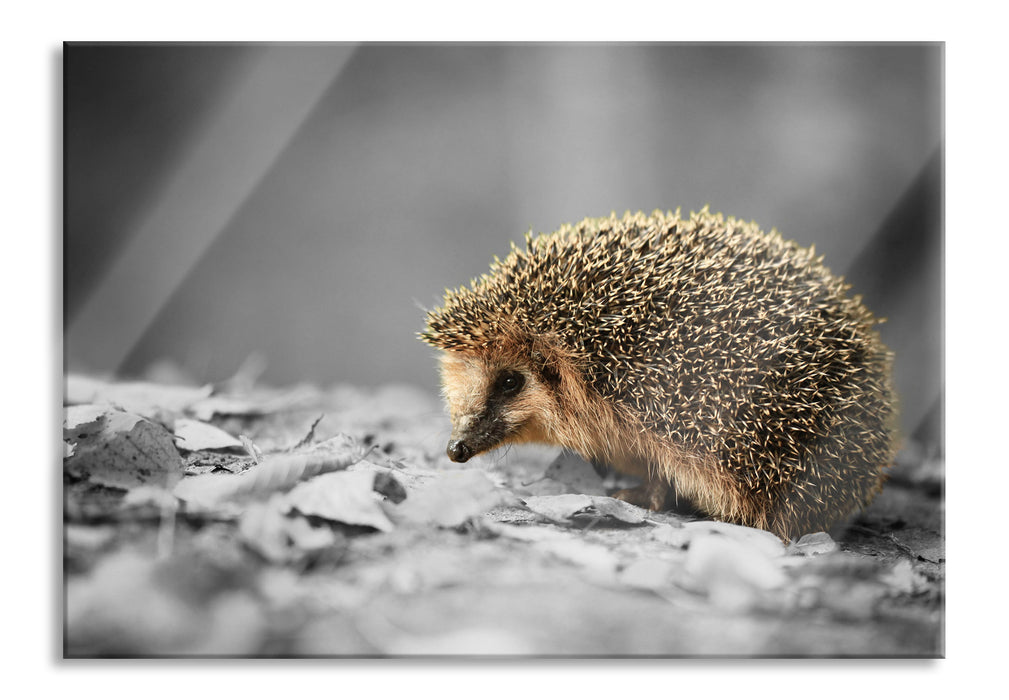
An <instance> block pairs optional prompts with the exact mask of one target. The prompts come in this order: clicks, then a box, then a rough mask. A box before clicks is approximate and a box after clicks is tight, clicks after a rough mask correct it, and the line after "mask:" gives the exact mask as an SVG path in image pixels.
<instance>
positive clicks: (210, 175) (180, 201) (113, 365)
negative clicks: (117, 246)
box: [66, 44, 356, 371]
mask: <svg viewBox="0 0 1009 700" xmlns="http://www.w3.org/2000/svg"><path fill="white" fill-rule="evenodd" d="M257 48H258V50H257V51H256V52H255V53H254V54H253V58H252V59H251V60H250V63H249V65H248V66H247V69H246V70H245V72H244V74H242V75H241V77H240V78H239V79H238V80H237V81H236V82H235V83H234V85H233V87H232V88H231V89H230V90H229V91H228V92H227V93H226V94H224V95H223V96H222V98H221V99H220V100H219V102H218V104H217V107H216V109H215V110H214V111H213V112H212V113H211V114H210V115H209V117H208V119H207V120H206V122H205V124H204V126H203V128H202V129H200V130H199V132H198V133H197V135H196V136H195V138H193V139H192V140H191V141H190V143H189V144H188V145H187V147H186V152H185V153H184V154H183V155H182V157H181V158H180V159H179V160H178V165H177V166H176V168H175V170H174V172H173V173H172V174H171V176H170V177H169V178H168V179H167V180H166V183H167V184H166V185H165V188H164V190H163V192H162V193H161V194H160V196H158V197H157V199H156V200H155V201H156V204H155V205H154V206H153V207H152V208H151V210H150V211H149V212H148V213H147V215H146V217H145V218H143V219H141V223H140V225H139V226H138V227H137V230H136V231H135V233H134V235H133V236H132V237H131V238H130V239H129V241H128V242H127V243H126V244H125V245H124V246H123V247H122V249H121V251H120V252H119V254H118V257H117V259H116V260H115V261H114V262H112V264H111V265H109V267H108V272H107V273H106V274H105V276H104V277H103V279H102V280H101V281H100V282H99V284H98V285H97V286H96V287H95V289H94V291H93V292H92V294H91V295H90V297H89V298H88V300H87V301H86V302H85V303H84V305H83V306H82V307H81V309H80V312H79V313H78V314H77V315H76V317H75V318H74V319H73V320H72V322H71V323H70V325H69V327H68V329H67V335H66V349H67V359H68V363H69V364H70V366H71V367H73V366H74V365H75V364H77V365H81V366H83V367H87V368H89V369H94V370H102V371H115V370H117V369H118V368H119V367H120V365H121V364H122V362H123V361H124V360H125V358H126V357H127V355H128V354H129V353H130V351H131V350H132V349H133V347H134V346H135V345H136V344H137V343H138V342H139V341H140V339H141V337H142V336H143V334H144V332H145V331H146V329H147V327H148V325H149V324H150V323H151V322H152V321H153V319H154V318H155V316H156V315H157V314H158V312H159V311H160V310H161V308H162V307H163V306H164V305H165V304H166V303H168V300H169V299H170V298H171V296H172V294H173V292H174V291H175V290H176V289H177V288H178V286H179V285H180V284H181V283H182V282H183V281H184V280H185V278H186V276H187V275H188V274H189V272H190V270H192V269H193V267H195V266H196V265H197V264H198V263H199V261H200V259H201V257H202V256H203V254H204V253H205V252H206V250H207V248H208V247H209V246H210V244H211V243H212V242H213V241H214V239H215V238H216V237H217V236H218V235H220V234H221V232H222V231H223V230H224V229H225V227H226V226H227V224H228V222H229V221H231V220H232V218H233V217H234V216H235V214H236V213H237V212H238V211H239V209H240V208H241V206H242V205H243V204H244V203H245V201H246V200H247V199H248V198H249V196H250V195H251V194H252V192H253V191H254V190H255V188H256V186H257V185H258V184H259V182H260V181H261V180H262V179H263V177H264V176H265V175H266V173H267V172H268V171H269V169H270V167H271V166H272V165H273V164H274V163H275V162H276V161H277V159H278V158H279V157H280V156H281V154H282V153H283V152H284V150H285V149H286V147H287V145H288V144H289V143H290V142H291V140H292V139H293V138H294V136H295V135H296V134H297V133H298V131H299V129H300V127H301V125H302V124H303V123H304V122H305V120H306V119H307V117H308V116H309V114H310V113H311V111H312V109H313V108H314V107H315V105H316V104H317V103H318V101H319V100H320V99H321V97H322V95H323V94H324V93H325V91H326V90H327V88H328V87H329V86H330V85H332V84H333V82H334V81H335V80H336V79H337V78H338V77H339V75H340V73H341V72H342V71H343V69H344V67H345V66H346V65H347V63H348V61H349V60H350V57H351V56H352V55H353V53H354V50H355V48H356V46H355V45H352V44H319V45H317V44H313V45H308V46H306V45H301V46H299V45H263V46H261V47H257ZM68 262H69V263H71V264H72V261H68Z"/></svg>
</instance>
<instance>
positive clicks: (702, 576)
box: [684, 533, 788, 612]
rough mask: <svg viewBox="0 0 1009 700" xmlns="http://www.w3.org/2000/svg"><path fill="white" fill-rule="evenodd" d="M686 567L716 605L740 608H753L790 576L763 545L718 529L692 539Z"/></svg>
mask: <svg viewBox="0 0 1009 700" xmlns="http://www.w3.org/2000/svg"><path fill="white" fill-rule="evenodd" d="M684 570H685V572H686V574H687V575H688V576H689V577H690V579H691V581H692V582H693V585H694V586H695V587H696V588H697V589H698V590H700V591H702V592H704V593H706V594H707V596H708V598H709V600H710V601H711V602H712V603H713V604H714V605H715V606H717V607H719V608H723V609H726V610H733V611H737V612H741V611H745V610H749V609H751V608H753V607H754V606H755V605H756V604H757V603H758V602H759V601H760V598H761V595H762V593H764V592H765V591H770V590H773V589H776V588H780V587H781V586H783V585H784V584H785V583H786V582H787V580H788V578H787V576H786V575H785V573H784V572H783V571H782V570H781V567H780V566H779V565H778V564H777V563H776V560H775V559H774V558H772V557H771V556H768V555H767V554H765V553H764V552H763V551H762V549H761V548H760V547H759V546H754V545H752V544H749V545H748V544H744V543H743V542H741V541H739V540H735V539H732V538H731V537H726V536H725V535H722V534H718V533H710V534H706V535H702V536H700V537H695V538H693V539H692V540H691V542H690V547H689V548H688V549H687V559H686V562H685V564H684Z"/></svg>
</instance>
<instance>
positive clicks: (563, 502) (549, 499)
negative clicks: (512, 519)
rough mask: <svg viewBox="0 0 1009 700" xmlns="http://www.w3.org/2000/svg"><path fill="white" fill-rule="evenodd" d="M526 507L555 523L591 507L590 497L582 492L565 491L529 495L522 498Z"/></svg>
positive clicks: (564, 520)
mask: <svg viewBox="0 0 1009 700" xmlns="http://www.w3.org/2000/svg"><path fill="white" fill-rule="evenodd" d="M523 500H524V501H525V504H526V507H527V508H528V509H529V510H531V511H532V512H534V513H536V514H537V515H542V516H543V517H544V518H547V519H548V520H553V521H554V522H556V523H567V522H570V521H571V518H572V517H573V516H574V515H575V514H576V513H582V512H584V511H585V510H587V509H588V508H590V507H592V498H591V497H589V496H586V495H584V494H575V493H567V494H560V495H558V496H530V497H529V498H525V499H523Z"/></svg>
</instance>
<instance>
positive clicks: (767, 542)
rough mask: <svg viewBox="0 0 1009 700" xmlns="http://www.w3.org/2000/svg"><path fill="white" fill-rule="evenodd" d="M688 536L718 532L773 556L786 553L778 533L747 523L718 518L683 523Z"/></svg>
mask: <svg viewBox="0 0 1009 700" xmlns="http://www.w3.org/2000/svg"><path fill="white" fill-rule="evenodd" d="M683 527H684V529H685V530H686V531H687V533H688V537H695V536H698V535H702V534H710V533H718V534H721V535H725V536H726V537H729V538H731V539H733V540H736V541H737V542H740V543H742V544H745V545H752V546H754V547H757V548H758V549H760V550H761V551H762V552H763V553H764V554H767V555H768V556H771V557H780V556H782V555H783V554H784V553H785V543H784V542H782V541H781V540H780V539H779V538H778V536H777V535H775V534H773V533H771V532H768V531H767V530H761V529H759V528H755V527H747V526H746V525H737V524H735V523H723V522H720V521H718V520H695V521H691V522H688V523H684V524H683Z"/></svg>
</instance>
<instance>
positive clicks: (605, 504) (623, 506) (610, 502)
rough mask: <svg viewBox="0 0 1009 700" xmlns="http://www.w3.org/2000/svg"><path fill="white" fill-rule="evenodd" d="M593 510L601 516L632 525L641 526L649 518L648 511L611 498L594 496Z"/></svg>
mask: <svg viewBox="0 0 1009 700" xmlns="http://www.w3.org/2000/svg"><path fill="white" fill-rule="evenodd" d="M592 508H594V509H595V511H596V512H597V513H599V515H602V516H605V517H608V518H613V519H614V520H619V521H620V522H622V523H629V524H631V525H638V524H641V523H643V522H645V520H646V519H647V518H648V511H647V510H645V509H644V508H640V507H638V506H635V505H631V504H630V503H628V502H627V501H621V500H620V499H619V498H610V497H609V496H592Z"/></svg>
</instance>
